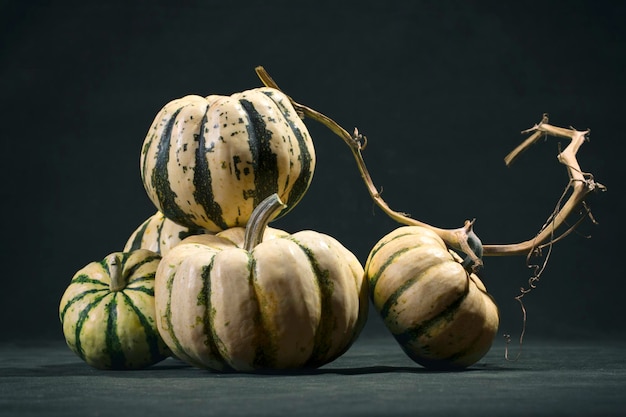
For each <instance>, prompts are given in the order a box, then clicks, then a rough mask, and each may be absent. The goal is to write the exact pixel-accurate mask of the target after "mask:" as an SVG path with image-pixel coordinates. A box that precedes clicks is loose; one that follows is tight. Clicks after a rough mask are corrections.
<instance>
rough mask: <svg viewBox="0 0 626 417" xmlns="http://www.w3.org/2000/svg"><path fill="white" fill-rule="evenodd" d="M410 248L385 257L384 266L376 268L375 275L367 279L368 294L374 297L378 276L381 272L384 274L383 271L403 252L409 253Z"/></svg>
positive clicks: (404, 248)
mask: <svg viewBox="0 0 626 417" xmlns="http://www.w3.org/2000/svg"><path fill="white" fill-rule="evenodd" d="M411 249H412V248H410V247H403V248H402V249H400V250H398V251H396V252H394V253H393V254H392V255H390V256H388V257H387V260H386V261H385V263H384V264H382V265H381V266H380V268H378V271H376V274H374V275H372V276H371V277H370V278H369V284H370V294H371V295H372V296H373V295H374V290H375V289H376V284H378V280H379V279H380V276H381V275H382V273H383V272H385V269H387V268H388V267H389V265H391V264H392V263H394V262H395V260H396V259H397V258H398V257H399V256H400V255H402V254H403V253H405V252H408V251H410V250H411Z"/></svg>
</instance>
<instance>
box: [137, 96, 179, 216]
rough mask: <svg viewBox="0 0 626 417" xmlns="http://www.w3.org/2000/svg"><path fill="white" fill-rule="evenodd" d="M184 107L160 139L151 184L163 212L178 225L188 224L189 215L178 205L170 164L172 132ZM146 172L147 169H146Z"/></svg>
mask: <svg viewBox="0 0 626 417" xmlns="http://www.w3.org/2000/svg"><path fill="white" fill-rule="evenodd" d="M182 109H183V107H181V108H179V109H177V110H176V111H175V112H174V113H173V114H172V116H171V117H170V119H169V120H168V121H167V123H166V125H165V129H164V130H163V133H162V134H161V135H160V137H158V140H159V141H158V144H157V152H156V156H155V166H154V168H153V169H152V172H151V178H150V181H151V184H152V187H153V188H154V190H155V192H156V194H157V198H158V200H159V206H160V207H161V211H162V212H163V213H164V214H165V215H166V217H168V218H170V219H172V220H174V221H175V222H177V223H181V224H186V223H188V221H187V214H186V213H185V212H184V211H183V210H181V209H180V207H179V206H178V204H177V203H176V193H175V192H174V191H173V190H172V188H171V185H170V179H169V171H168V164H169V162H170V148H171V146H172V131H173V129H174V125H176V124H177V123H178V122H179V120H178V115H179V114H180V112H181V110H182ZM147 159H148V158H146V160H145V161H144V166H145V165H146V164H148V163H149V161H147ZM144 170H145V168H144Z"/></svg>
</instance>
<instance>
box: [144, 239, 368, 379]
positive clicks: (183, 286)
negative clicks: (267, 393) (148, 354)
mask: <svg viewBox="0 0 626 417" xmlns="http://www.w3.org/2000/svg"><path fill="white" fill-rule="evenodd" d="M244 234H245V230H244V229H243V228H233V229H229V230H226V231H223V232H220V233H218V234H216V235H198V236H192V237H189V238H187V239H185V240H183V241H182V242H181V243H180V244H178V245H177V246H176V247H174V248H172V249H171V250H170V251H169V253H168V254H167V255H165V256H164V258H163V261H162V262H161V264H160V265H159V268H158V270H157V275H156V284H155V301H156V309H157V324H158V328H159V332H160V333H161V336H162V337H163V340H164V341H165V343H166V344H167V345H168V346H169V347H170V349H171V350H172V351H173V353H174V354H175V355H176V356H177V357H178V358H179V359H181V360H183V361H186V362H188V363H190V364H192V365H195V366H198V367H203V368H209V369H213V370H218V371H232V370H235V371H254V370H266V369H295V368H309V367H318V366H321V365H323V364H325V363H328V362H330V361H332V360H334V359H335V358H337V357H338V356H340V355H341V354H342V353H344V352H345V351H346V350H347V349H348V347H349V346H350V345H351V344H352V342H353V341H354V340H355V339H356V338H357V336H358V335H359V333H360V331H361V330H362V328H363V326H364V324H365V320H366V318H367V307H368V292H367V281H365V280H364V275H363V267H362V266H361V264H360V263H359V261H358V260H357V258H356V257H355V256H354V255H353V254H352V253H351V252H349V251H348V250H347V249H346V248H345V247H344V246H342V245H341V244H340V243H339V242H338V241H337V240H335V239H334V238H332V237H330V236H327V235H324V234H321V233H317V232H313V231H302V232H299V233H295V234H293V235H289V234H287V233H286V232H284V231H281V230H277V229H270V228H268V229H266V230H265V232H264V235H263V236H264V237H263V241H262V242H261V243H259V244H257V245H256V246H254V247H253V248H252V249H251V250H247V249H244V246H248V244H247V243H246V241H245V239H244Z"/></svg>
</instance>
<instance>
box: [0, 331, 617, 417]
mask: <svg viewBox="0 0 626 417" xmlns="http://www.w3.org/2000/svg"><path fill="white" fill-rule="evenodd" d="M625 353H626V342H624V341H601V342H600V341H596V342H593V343H592V342H566V341H545V340H544V341H530V342H526V344H525V345H524V347H523V349H522V351H521V356H520V357H519V358H518V359H517V360H515V361H510V360H506V359H505V358H504V343H502V344H498V343H496V344H494V346H493V348H492V349H491V351H490V352H489V353H488V354H487V355H486V356H485V357H484V358H483V359H482V360H481V361H480V362H479V363H478V364H476V365H474V366H473V367H471V368H469V369H467V370H464V371H461V372H431V371H427V370H425V369H424V368H422V367H420V366H419V365H417V364H415V363H413V362H412V361H411V360H410V359H408V358H407V357H406V356H405V355H404V353H403V352H402V351H401V350H400V348H399V346H398V345H397V344H396V342H395V341H394V340H393V339H392V338H391V337H382V336H380V337H365V338H363V337H362V338H361V339H359V340H358V341H357V342H356V343H355V344H354V345H353V346H352V348H351V349H350V350H349V351H348V352H347V353H345V354H344V355H343V356H342V357H341V358H339V359H337V360H336V361H334V362H333V363H330V364H327V365H325V366H324V367H322V368H320V369H318V370H314V371H310V372H307V373H304V374H303V373H291V374H289V373H285V374H279V375H276V374H272V375H267V374H219V373H213V372H210V371H207V370H202V369H198V368H194V367H191V366H188V365H186V364H184V363H183V362H181V361H179V360H177V359H174V358H169V359H166V360H165V361H163V362H161V363H159V364H157V365H155V366H153V367H151V368H148V369H145V370H140V371H101V370H96V369H93V368H91V367H89V366H88V365H86V364H85V363H84V362H82V361H81V360H80V359H78V357H76V356H75V355H74V354H73V353H72V352H71V351H70V350H69V349H68V348H67V346H65V344H64V343H63V342H62V341H48V342H29V343H24V342H22V343H17V342H10V343H9V342H5V343H0V416H30V415H33V416H34V415H37V416H40V415H46V416H56V415H59V416H66V417H67V416H72V415H77V416H113V415H116V416H119V415H133V416H141V415H150V416H168V417H171V416H184V415H190V416H192V415H193V416H200V415H206V416H210V415H216V416H282V415H289V416H292V415H298V416H382V415H392V416H403V415H412V416H437V415H441V416H448V417H450V416H470V415H480V416H505V417H506V416H525V417H528V416H617V415H623V416H626V399H625V397H626V395H625V394H626V356H625V355H624V354H625Z"/></svg>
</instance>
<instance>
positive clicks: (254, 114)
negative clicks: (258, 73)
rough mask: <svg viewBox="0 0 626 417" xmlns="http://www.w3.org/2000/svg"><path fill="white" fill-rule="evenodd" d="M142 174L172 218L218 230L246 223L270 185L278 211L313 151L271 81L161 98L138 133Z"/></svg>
mask: <svg viewBox="0 0 626 417" xmlns="http://www.w3.org/2000/svg"><path fill="white" fill-rule="evenodd" d="M140 164H141V178H142V180H143V184H144V187H145V189H146V192H147V194H148V197H149V198H150V200H151V201H152V202H153V203H154V204H155V206H156V207H157V209H158V210H159V211H161V212H163V214H165V216H166V217H167V218H169V219H171V220H172V221H174V222H176V223H178V224H180V225H182V226H185V227H189V228H202V229H206V230H208V231H210V232H218V231H220V230H225V229H228V228H230V227H237V226H245V225H246V223H247V221H248V219H249V217H250V214H251V213H252V210H253V209H254V208H255V207H256V206H257V205H258V204H259V203H260V202H261V201H262V200H263V199H264V198H266V197H268V196H270V195H271V194H273V193H277V194H278V196H279V197H280V198H281V200H282V201H284V202H285V203H286V206H285V208H284V209H283V210H282V212H281V213H280V214H279V216H282V215H284V214H285V213H286V212H287V211H288V210H291V209H292V208H293V207H295V205H296V204H297V203H298V202H299V201H300V199H301V198H302V197H303V196H304V194H305V193H306V191H307V189H308V187H309V184H310V182H311V179H312V176H313V172H314V169H315V151H314V147H313V142H312V140H311V137H310V135H309V133H308V130H307V128H306V126H305V125H304V123H303V121H302V120H301V119H300V117H299V116H298V114H297V113H296V110H295V109H294V108H293V106H292V104H291V103H290V101H289V98H288V97H287V96H285V95H284V94H283V93H281V92H280V91H278V90H275V89H272V88H266V87H263V88H257V89H253V90H248V91H244V92H240V93H236V94H233V95H231V96H220V95H210V96H208V97H201V96H198V95H188V96H185V97H182V98H179V99H176V100H172V101H171V102H169V103H167V104H166V105H165V106H164V107H163V108H162V109H161V111H160V112H159V113H158V114H157V115H156V117H155V119H154V122H153V123H152V125H151V127H150V129H149V131H148V133H147V135H146V138H145V140H144V144H143V148H142V152H141V158H140Z"/></svg>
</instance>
